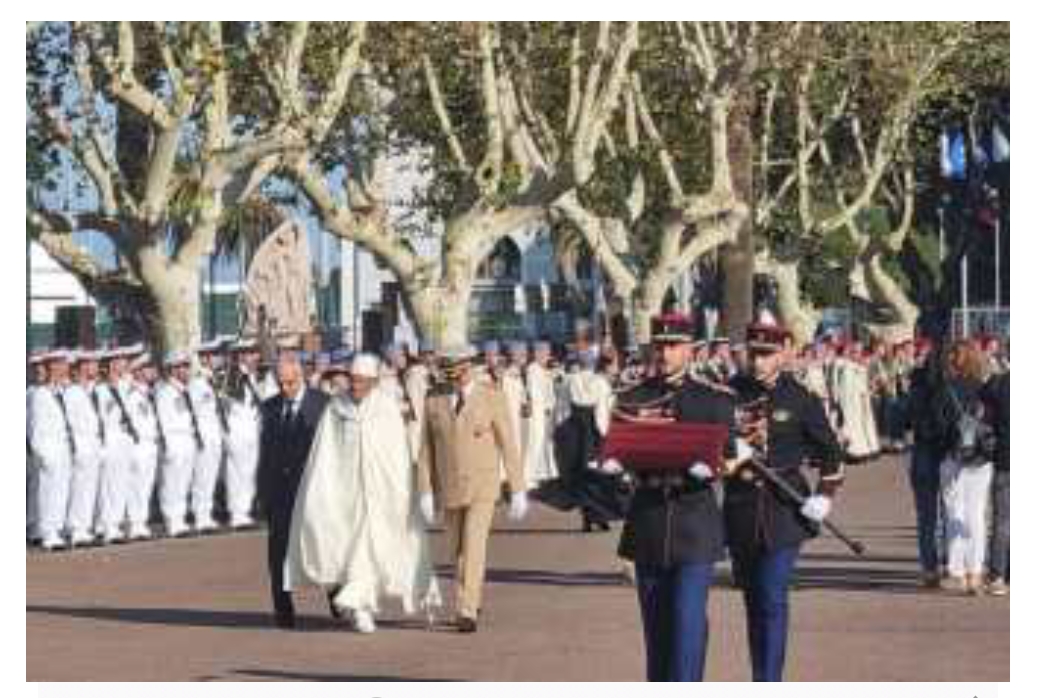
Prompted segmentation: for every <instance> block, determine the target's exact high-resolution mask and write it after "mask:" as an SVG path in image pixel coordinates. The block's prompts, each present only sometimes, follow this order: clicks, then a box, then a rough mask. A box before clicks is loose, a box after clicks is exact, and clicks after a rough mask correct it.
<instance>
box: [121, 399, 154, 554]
mask: <svg viewBox="0 0 1045 698" xmlns="http://www.w3.org/2000/svg"><path fill="white" fill-rule="evenodd" d="M151 396H152V388H151V387H150V386H149V385H147V384H145V383H139V382H137V381H135V382H132V383H131V386H130V390H129V391H128V396H127V402H126V404H127V409H128V411H129V412H130V413H131V421H132V422H133V423H134V428H135V429H136V430H137V432H138V443H137V444H135V446H134V454H133V457H132V458H131V471H130V476H129V478H128V482H127V518H128V520H129V522H130V535H131V537H132V538H147V537H148V536H149V535H151V534H150V532H149V504H150V503H151V500H152V492H153V488H154V487H155V485H156V468H157V466H158V465H159V459H160V435H159V424H158V422H157V420H158V419H159V418H158V416H157V414H156V411H155V409H154V408H153V403H152V400H151V399H150V398H151Z"/></svg>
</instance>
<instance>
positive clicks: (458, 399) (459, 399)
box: [454, 388, 464, 414]
mask: <svg viewBox="0 0 1045 698" xmlns="http://www.w3.org/2000/svg"><path fill="white" fill-rule="evenodd" d="M454 398H455V400H454V414H461V410H463V409H464V391H463V390H461V389H460V388H458V389H457V391H456V392H455V393H454Z"/></svg>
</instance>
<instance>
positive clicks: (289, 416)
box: [283, 400, 294, 429]
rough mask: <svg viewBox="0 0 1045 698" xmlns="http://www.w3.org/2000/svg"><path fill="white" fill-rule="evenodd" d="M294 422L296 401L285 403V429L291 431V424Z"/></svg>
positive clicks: (285, 401)
mask: <svg viewBox="0 0 1045 698" xmlns="http://www.w3.org/2000/svg"><path fill="white" fill-rule="evenodd" d="M292 421H294V401H293V400H284V401H283V428H284V429H289V428H290V423H291V422H292Z"/></svg>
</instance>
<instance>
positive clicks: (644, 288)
mask: <svg viewBox="0 0 1045 698" xmlns="http://www.w3.org/2000/svg"><path fill="white" fill-rule="evenodd" d="M672 281H674V275H672V274H670V273H669V272H668V271H667V269H664V268H661V267H658V268H657V269H656V270H654V271H651V272H650V274H649V275H648V276H647V277H646V278H645V279H643V280H642V283H641V284H640V285H639V287H638V288H636V289H635V315H634V317H633V318H632V321H633V322H634V323H635V341H636V342H638V344H639V345H645V344H649V343H650V341H651V339H652V327H651V326H652V324H653V318H655V317H656V316H657V315H660V309H661V306H662V305H663V303H664V296H665V295H666V294H667V292H668V287H669V286H670V285H671V282H672Z"/></svg>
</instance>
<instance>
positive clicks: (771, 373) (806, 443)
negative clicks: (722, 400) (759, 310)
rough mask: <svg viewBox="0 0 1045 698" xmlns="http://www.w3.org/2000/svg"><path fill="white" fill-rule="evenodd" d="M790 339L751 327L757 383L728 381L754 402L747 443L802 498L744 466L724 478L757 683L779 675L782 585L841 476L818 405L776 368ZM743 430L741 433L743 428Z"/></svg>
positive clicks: (783, 639)
mask: <svg viewBox="0 0 1045 698" xmlns="http://www.w3.org/2000/svg"><path fill="white" fill-rule="evenodd" d="M789 341H790V334H789V333H788V332H787V331H786V330H783V329H781V328H778V327H772V326H764V325H752V326H751V327H749V328H748V333H747V342H748V349H749V352H750V354H751V359H752V376H753V378H754V379H755V381H744V382H736V383H734V385H743V386H745V387H746V388H747V389H748V391H747V392H745V393H741V394H739V395H738V400H739V401H740V403H741V404H742V405H745V404H746V405H750V404H753V403H755V402H756V401H760V402H759V403H758V404H759V405H760V407H759V408H758V409H757V413H758V414H759V415H760V416H759V417H758V418H757V419H756V420H755V423H754V425H753V426H754V428H753V430H752V432H751V434H750V436H749V437H748V438H749V440H751V441H752V443H753V445H755V446H756V447H759V448H761V449H764V453H765V459H766V464H767V465H768V467H770V468H773V469H774V470H775V471H776V472H778V473H779V474H780V475H781V476H782V477H783V478H784V479H786V480H787V481H788V482H790V483H791V484H792V485H793V486H794V487H795V489H797V490H798V491H799V492H802V493H803V494H805V495H808V497H807V499H806V500H805V502H804V504H803V505H802V506H801V507H798V506H796V505H795V504H793V503H792V502H790V501H789V500H788V499H787V498H786V497H785V496H784V495H783V494H782V493H780V492H778V491H776V490H775V489H774V487H773V485H772V483H769V482H765V481H763V480H761V479H759V478H758V477H757V476H756V475H755V474H754V472H755V471H753V470H751V469H750V468H744V467H743V466H741V467H740V468H739V469H738V470H737V471H736V472H734V473H733V476H732V477H729V478H727V480H726V488H725V490H726V491H725V500H724V504H723V508H724V509H725V517H726V536H727V541H728V545H729V551H730V557H731V559H732V562H733V575H734V578H735V580H736V582H737V584H738V585H739V586H740V587H741V589H743V592H744V603H745V606H746V609H747V626H748V646H749V649H750V651H751V669H752V673H753V678H754V680H755V681H780V680H782V678H783V671H784V657H785V653H786V649H787V627H788V625H787V624H788V584H789V582H790V580H791V575H792V572H793V571H794V567H795V562H796V560H797V559H798V554H799V549H800V547H801V545H802V543H803V542H804V541H805V540H807V539H809V538H811V537H813V536H815V535H816V534H817V528H818V526H817V524H818V523H819V522H821V521H823V520H824V519H825V518H826V517H827V514H828V512H829V511H830V508H831V497H832V496H833V494H834V492H835V490H836V489H837V488H838V487H839V486H841V483H842V477H843V475H842V465H841V463H842V451H841V448H840V447H839V445H838V442H837V440H836V439H835V435H834V432H833V431H832V430H831V427H830V425H829V424H828V421H827V416H826V415H825V413H824V408H823V406H822V404H821V402H820V401H819V400H818V399H817V398H816V397H815V396H814V395H813V394H812V393H810V392H809V391H808V390H806V388H804V387H803V386H802V385H801V384H800V383H799V382H798V381H797V380H796V379H795V377H794V376H793V375H792V374H791V373H789V372H787V371H782V370H781V369H782V367H783V366H782V364H783V362H784V360H785V356H786V352H785V351H784V350H785V349H786V347H787V346H788V343H789ZM742 431H743V432H744V433H745V435H746V434H747V432H746V431H745V430H744V429H743V427H742ZM807 462H809V463H812V464H815V465H816V467H818V468H819V471H820V478H819V483H818V486H817V493H816V494H811V491H810V488H809V485H808V483H807V482H806V480H805V478H804V477H803V475H802V473H801V472H800V466H801V465H802V464H803V463H807Z"/></svg>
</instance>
